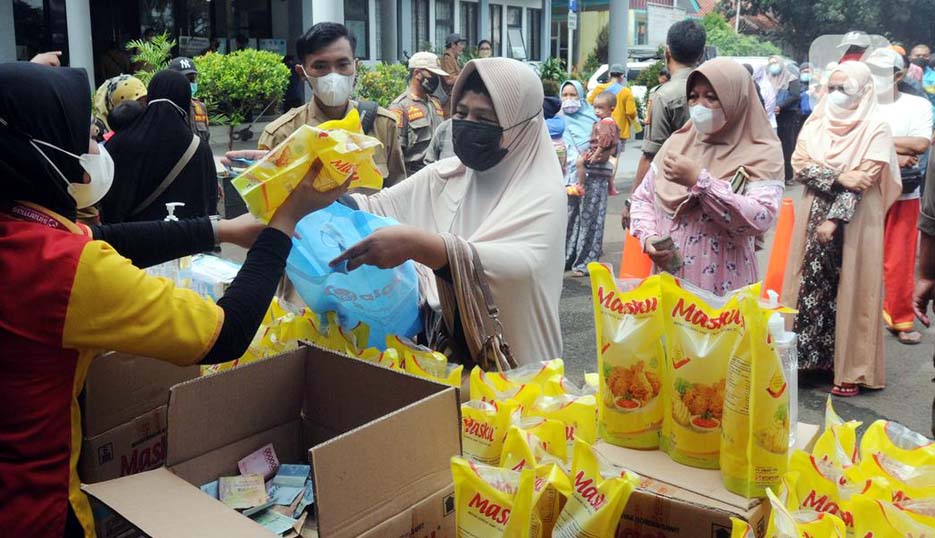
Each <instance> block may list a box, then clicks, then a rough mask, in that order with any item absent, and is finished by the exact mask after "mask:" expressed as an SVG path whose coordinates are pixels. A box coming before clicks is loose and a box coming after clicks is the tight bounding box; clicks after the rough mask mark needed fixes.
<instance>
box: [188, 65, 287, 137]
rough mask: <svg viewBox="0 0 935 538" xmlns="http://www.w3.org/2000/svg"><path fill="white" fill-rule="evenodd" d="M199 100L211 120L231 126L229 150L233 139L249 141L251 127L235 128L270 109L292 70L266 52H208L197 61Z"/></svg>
mask: <svg viewBox="0 0 935 538" xmlns="http://www.w3.org/2000/svg"><path fill="white" fill-rule="evenodd" d="M194 60H195V66H196V67H197V68H198V97H199V98H201V99H202V100H203V101H204V102H205V104H206V105H207V107H208V113H209V114H210V115H211V121H212V122H214V123H218V124H221V125H227V126H228V134H229V141H228V145H227V147H228V149H232V148H233V144H234V140H235V139H236V138H240V139H242V140H249V139H250V138H251V137H252V132H250V128H249V127H247V128H246V129H241V130H240V131H237V132H236V133H235V129H236V128H237V127H238V126H240V125H242V124H243V123H245V122H247V121H252V120H253V119H254V118H255V117H257V116H259V115H262V114H263V113H264V112H265V111H267V110H270V109H271V108H272V106H273V105H274V104H275V103H277V102H279V100H280V99H282V96H283V93H285V91H286V87H287V86H288V85H289V68H288V67H286V65H285V64H283V63H282V57H281V56H279V54H276V53H275V52H270V51H266V50H255V49H243V50H238V51H237V52H233V53H231V54H217V53H214V52H209V53H208V54H205V55H203V56H198V57H196V58H195V59H194Z"/></svg>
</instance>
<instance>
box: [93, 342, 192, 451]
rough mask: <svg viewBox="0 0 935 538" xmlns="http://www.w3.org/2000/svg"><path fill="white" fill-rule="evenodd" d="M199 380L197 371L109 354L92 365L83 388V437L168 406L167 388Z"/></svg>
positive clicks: (166, 363)
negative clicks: (161, 406)
mask: <svg viewBox="0 0 935 538" xmlns="http://www.w3.org/2000/svg"><path fill="white" fill-rule="evenodd" d="M195 377H198V367H197V366H188V367H184V368H183V367H179V366H175V365H174V364H170V363H168V362H164V361H160V360H156V359H150V358H148V357H140V356H137V355H130V354H127V353H116V352H111V353H107V354H106V355H101V356H100V357H97V358H95V359H94V360H92V361H91V366H90V367H89V368H88V376H87V379H86V380H85V386H84V391H85V393H84V407H83V412H82V418H83V421H84V435H85V437H93V436H95V435H100V434H102V433H104V432H106V431H107V430H110V429H113V428H116V427H117V426H120V425H121V424H124V423H126V422H129V421H131V420H133V419H134V418H136V417H138V416H140V415H142V414H145V413H146V412H148V411H152V410H153V409H155V408H157V407H159V406H160V405H165V404H166V403H168V398H169V387H171V386H172V385H175V384H178V383H181V382H183V381H187V380H189V379H193V378H195Z"/></svg>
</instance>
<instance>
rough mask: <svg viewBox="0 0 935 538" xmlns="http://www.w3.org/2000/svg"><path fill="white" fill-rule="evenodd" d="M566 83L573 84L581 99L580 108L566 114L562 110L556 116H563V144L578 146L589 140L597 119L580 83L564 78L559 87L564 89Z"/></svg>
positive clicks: (585, 143) (570, 146)
mask: <svg viewBox="0 0 935 538" xmlns="http://www.w3.org/2000/svg"><path fill="white" fill-rule="evenodd" d="M568 84H571V85H572V86H574V87H575V91H576V92H578V98H579V99H580V100H581V110H579V111H578V112H575V113H574V114H566V113H565V112H564V111H562V112H559V113H558V114H557V116H559V117H562V118H565V134H564V135H563V136H562V138H563V139H564V140H565V145H566V146H568V147H569V148H572V147H575V148H579V147H583V146H586V145H587V144H588V142H589V141H590V139H591V127H593V126H594V122H596V121H597V116H595V115H594V109H593V108H591V105H589V104H588V100H587V98H586V97H587V95H586V94H585V93H584V87H583V86H581V83H580V82H578V81H577V80H566V81H565V82H562V86H561V88H562V89H564V88H565V86H566V85H568ZM559 94H560V95H561V90H559Z"/></svg>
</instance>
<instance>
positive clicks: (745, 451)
mask: <svg viewBox="0 0 935 538" xmlns="http://www.w3.org/2000/svg"><path fill="white" fill-rule="evenodd" d="M740 310H741V314H742V315H743V317H744V323H745V325H746V329H745V331H744V334H743V336H742V340H741V343H740V345H739V346H738V347H737V350H736V352H735V353H734V355H733V357H731V359H730V362H729V364H728V368H727V383H726V389H725V398H724V410H723V417H722V423H721V454H720V466H721V479H722V480H723V482H724V487H726V488H727V490H728V491H731V492H733V493H736V494H738V495H742V496H744V497H746V498H748V499H751V498H754V497H763V496H764V495H766V488H772V489H776V488H777V487H778V486H779V484H780V480H781V478H782V476H783V474H785V472H786V468H787V466H788V461H789V428H790V423H789V393H788V391H787V387H788V385H787V384H786V378H785V373H784V371H783V368H782V361H781V360H780V358H779V354H778V353H777V351H776V348H775V346H774V345H773V343H772V339H771V338H770V333H769V327H768V323H769V318H770V316H771V315H772V314H773V313H775V312H776V310H774V309H769V308H765V307H763V306H761V305H760V303H759V301H758V300H757V299H756V298H754V297H751V296H743V297H741V299H740Z"/></svg>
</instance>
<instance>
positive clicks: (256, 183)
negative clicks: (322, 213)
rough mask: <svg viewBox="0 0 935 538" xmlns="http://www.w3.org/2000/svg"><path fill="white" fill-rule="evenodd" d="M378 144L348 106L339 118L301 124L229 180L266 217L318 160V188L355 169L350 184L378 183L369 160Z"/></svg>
mask: <svg viewBox="0 0 935 538" xmlns="http://www.w3.org/2000/svg"><path fill="white" fill-rule="evenodd" d="M380 145H381V143H380V141H379V140H377V139H376V138H373V137H371V136H367V135H365V134H363V131H362V130H361V126H360V116H359V114H358V112H357V110H356V109H354V108H351V110H350V112H348V114H347V116H345V117H344V118H343V119H340V120H332V121H326V122H324V123H322V124H320V125H318V126H317V127H312V126H310V125H303V126H301V127H299V128H298V129H296V130H295V132H293V133H292V134H291V135H289V138H287V139H285V140H284V141H283V142H282V143H281V144H279V145H278V146H276V147H275V148H273V149H272V150H271V151H270V152H269V153H267V154H266V155H264V156H263V158H261V159H260V160H259V161H257V162H256V163H254V164H252V165H251V166H250V167H249V168H247V169H246V170H244V171H243V173H241V174H240V175H239V176H237V177H236V178H234V179H233V180H232V181H231V184H232V185H233V186H234V188H235V189H237V192H238V193H240V196H241V197H242V198H243V200H244V202H245V203H246V204H247V208H248V209H250V212H251V213H253V215H254V216H255V217H256V218H258V219H260V220H261V221H263V222H269V219H270V218H272V216H273V214H274V213H276V210H277V209H279V206H280V205H282V203H283V202H285V201H286V198H288V197H289V195H290V194H292V191H294V190H295V188H296V187H298V185H299V183H301V182H302V179H304V178H305V174H306V173H308V171H309V169H310V168H311V167H312V164H313V163H314V162H315V161H319V162H320V163H321V172H320V173H319V174H318V177H317V178H316V179H315V182H314V187H315V189H317V190H318V191H321V192H325V191H330V190H332V189H335V188H337V187H339V186H340V185H342V184H343V183H344V181H345V180H346V179H347V177H348V175H350V174H353V175H352V176H351V184H350V188H369V189H379V188H381V187H382V186H383V178H382V176H381V175H380V172H379V170H377V168H376V165H375V164H374V162H373V154H374V151H376V148H377V147H378V146H380Z"/></svg>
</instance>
